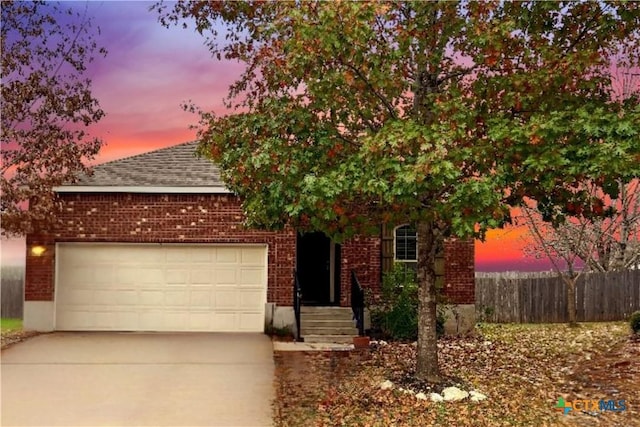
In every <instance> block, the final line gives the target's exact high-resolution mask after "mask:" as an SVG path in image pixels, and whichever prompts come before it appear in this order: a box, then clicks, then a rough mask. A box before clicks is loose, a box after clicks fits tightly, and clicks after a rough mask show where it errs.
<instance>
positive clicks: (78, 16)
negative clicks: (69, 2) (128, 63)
mask: <svg viewBox="0 0 640 427" xmlns="http://www.w3.org/2000/svg"><path fill="white" fill-rule="evenodd" d="M0 31H1V43H2V45H1V52H2V68H1V70H0V73H1V77H2V115H1V120H2V122H1V123H2V136H1V140H0V142H1V143H2V185H1V191H2V199H1V205H0V209H1V214H2V233H3V234H11V235H20V234H25V233H28V232H30V231H33V230H34V229H36V228H41V227H46V224H48V223H49V222H50V221H51V219H52V218H54V210H55V199H54V197H53V192H52V187H54V186H56V185H59V184H61V183H62V182H64V181H67V180H72V179H73V178H74V177H75V176H76V175H77V174H78V173H79V172H86V171H87V168H86V166H85V162H86V161H87V160H90V159H92V158H93V157H94V156H95V155H96V154H97V153H98V150H99V149H100V145H101V141H100V140H99V139H97V138H91V137H90V136H89V135H88V134H87V131H86V127H87V126H89V125H91V124H92V123H95V122H97V121H99V120H100V119H101V118H102V117H103V115H104V112H103V111H102V110H101V109H100V107H99V105H98V101H97V100H96V99H95V98H94V97H93V95H92V93H91V82H90V80H89V79H86V78H83V74H84V72H85V71H86V67H87V65H88V64H89V63H90V62H92V61H93V59H94V54H96V53H97V54H98V55H105V54H106V51H105V50H104V49H103V48H99V47H98V45H97V43H96V41H95V37H96V34H97V33H96V32H95V31H94V29H93V28H92V26H91V19H90V18H88V17H87V15H86V7H85V10H84V11H83V12H77V11H76V10H75V9H73V8H66V7H63V6H62V5H60V4H57V3H51V2H44V1H33V2H32V1H3V2H2V26H1V30H0Z"/></svg>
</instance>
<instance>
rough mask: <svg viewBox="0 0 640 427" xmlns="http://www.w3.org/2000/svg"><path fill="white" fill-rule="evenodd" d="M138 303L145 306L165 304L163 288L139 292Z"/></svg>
mask: <svg viewBox="0 0 640 427" xmlns="http://www.w3.org/2000/svg"><path fill="white" fill-rule="evenodd" d="M138 295H139V297H138V298H139V299H138V304H139V305H143V306H150V307H157V306H160V307H162V306H164V292H162V291H161V290H153V291H152V290H148V291H145V290H142V291H140V292H139V293H138Z"/></svg>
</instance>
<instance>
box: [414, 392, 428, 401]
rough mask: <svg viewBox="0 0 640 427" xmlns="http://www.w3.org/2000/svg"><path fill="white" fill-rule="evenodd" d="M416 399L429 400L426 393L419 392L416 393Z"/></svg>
mask: <svg viewBox="0 0 640 427" xmlns="http://www.w3.org/2000/svg"><path fill="white" fill-rule="evenodd" d="M416 399H418V400H427V395H426V394H424V393H418V394H416Z"/></svg>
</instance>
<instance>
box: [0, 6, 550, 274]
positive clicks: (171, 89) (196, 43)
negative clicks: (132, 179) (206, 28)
mask: <svg viewBox="0 0 640 427" xmlns="http://www.w3.org/2000/svg"><path fill="white" fill-rule="evenodd" d="M152 4H153V3H152V2H136V1H91V2H89V3H88V6H87V7H88V14H89V15H90V16H93V17H94V25H97V26H99V27H100V30H101V34H100V36H99V37H98V43H99V44H100V45H102V46H104V47H106V48H107V50H108V52H109V53H108V55H107V57H106V58H98V59H97V60H96V61H95V62H94V63H93V64H92V65H91V67H90V75H89V76H90V77H91V79H92V80H93V93H94V95H95V96H96V97H97V98H98V100H99V101H100V105H101V107H102V108H103V109H104V110H105V112H106V113H107V115H106V117H105V118H104V119H103V120H102V121H101V122H100V123H98V124H97V125H94V126H93V127H92V128H91V129H92V134H94V135H96V136H100V137H101V138H103V140H104V141H105V145H104V147H103V149H102V151H101V153H100V155H99V156H98V158H97V159H96V163H102V162H105V161H109V160H113V159H117V158H122V157H126V156H130V155H134V154H138V153H142V152H145V151H150V150H153V149H157V148H161V147H166V146H169V145H173V144H177V143H180V142H184V141H188V140H192V139H194V137H195V132H194V131H192V130H190V129H189V125H192V124H195V123H196V122H197V117H196V116H195V115H193V114H191V113H187V112H184V111H182V110H181V108H180V104H181V103H183V102H186V101H193V102H194V103H195V104H197V105H199V106H200V107H202V108H204V109H207V110H214V111H216V112H217V113H219V114H224V113H226V110H225V108H224V107H223V105H222V99H223V97H224V96H225V94H226V91H227V88H228V86H229V85H230V83H232V82H233V80H234V79H235V77H236V76H238V74H239V72H240V70H241V66H240V65H239V64H236V63H228V62H227V63H221V62H218V61H216V60H214V59H213V58H212V57H211V55H210V54H209V51H208V50H207V48H206V47H205V46H204V39H203V38H202V37H201V36H200V35H198V34H197V33H196V32H195V31H194V30H183V29H182V28H179V27H173V28H170V29H166V28H164V27H162V26H161V25H160V24H159V23H158V22H157V19H156V16H157V14H156V13H155V12H154V13H152V12H149V7H150V6H151V5H152ZM66 5H68V6H73V7H74V8H78V9H80V8H82V9H84V7H85V5H87V4H86V3H84V2H77V3H67V4H66ZM521 236H522V233H521V232H520V231H518V230H515V231H514V230H508V231H506V232H503V231H495V232H492V233H490V234H489V238H488V241H487V243H484V244H481V243H478V244H477V245H476V264H477V269H478V270H479V271H503V270H539V269H548V266H547V264H546V263H540V262H539V261H535V260H531V259H523V257H522V255H521V253H522V252H521V248H522V245H523V239H522V237H521ZM24 252H25V250H24V242H23V241H22V240H15V241H10V242H7V241H5V240H3V241H2V252H1V258H2V264H16V263H23V262H24Z"/></svg>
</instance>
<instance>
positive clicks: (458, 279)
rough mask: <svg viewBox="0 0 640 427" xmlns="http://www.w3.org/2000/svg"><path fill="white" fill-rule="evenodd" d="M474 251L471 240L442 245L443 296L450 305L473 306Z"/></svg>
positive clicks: (449, 240) (456, 240) (447, 241)
mask: <svg viewBox="0 0 640 427" xmlns="http://www.w3.org/2000/svg"><path fill="white" fill-rule="evenodd" d="M474 269H475V249H474V243H473V240H463V239H447V240H446V241H445V243H444V289H443V294H444V296H445V297H446V299H447V302H449V303H451V304H475V270H474Z"/></svg>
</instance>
